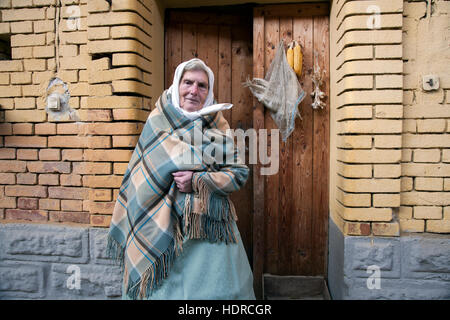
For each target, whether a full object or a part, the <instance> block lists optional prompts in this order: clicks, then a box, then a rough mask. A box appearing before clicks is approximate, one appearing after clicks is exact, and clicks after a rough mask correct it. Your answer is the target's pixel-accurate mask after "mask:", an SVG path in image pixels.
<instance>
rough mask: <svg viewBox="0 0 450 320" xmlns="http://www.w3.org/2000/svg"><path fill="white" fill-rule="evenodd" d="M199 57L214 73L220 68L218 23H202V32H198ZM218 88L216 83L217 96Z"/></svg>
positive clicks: (215, 91)
mask: <svg viewBox="0 0 450 320" xmlns="http://www.w3.org/2000/svg"><path fill="white" fill-rule="evenodd" d="M197 52H198V57H199V58H200V59H202V60H203V61H204V62H205V63H206V65H207V66H208V67H210V68H211V70H212V72H214V75H217V74H218V69H219V27H218V26H217V25H202V32H199V33H198V44H197ZM217 92H218V88H217V86H216V85H214V96H215V97H217Z"/></svg>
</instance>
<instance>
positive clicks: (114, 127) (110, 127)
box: [87, 122, 143, 135]
mask: <svg viewBox="0 0 450 320" xmlns="http://www.w3.org/2000/svg"><path fill="white" fill-rule="evenodd" d="M142 128H143V125H142V123H135V122H120V123H93V124H87V133H88V134H92V135H110V134H112V133H114V135H121V134H123V135H130V134H140V133H141V131H142Z"/></svg>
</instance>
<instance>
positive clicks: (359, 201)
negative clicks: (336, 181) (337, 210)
mask: <svg viewBox="0 0 450 320" xmlns="http://www.w3.org/2000/svg"><path fill="white" fill-rule="evenodd" d="M336 200H338V201H339V202H340V203H342V204H343V205H344V206H346V207H370V206H371V196H370V194H369V193H347V192H344V191H342V190H340V189H338V190H337V191H336Z"/></svg>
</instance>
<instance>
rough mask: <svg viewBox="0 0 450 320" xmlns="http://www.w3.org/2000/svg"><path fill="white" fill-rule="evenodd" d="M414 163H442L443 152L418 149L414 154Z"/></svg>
mask: <svg viewBox="0 0 450 320" xmlns="http://www.w3.org/2000/svg"><path fill="white" fill-rule="evenodd" d="M413 161H414V162H440V161H441V151H440V150H439V149H416V150H414V152H413Z"/></svg>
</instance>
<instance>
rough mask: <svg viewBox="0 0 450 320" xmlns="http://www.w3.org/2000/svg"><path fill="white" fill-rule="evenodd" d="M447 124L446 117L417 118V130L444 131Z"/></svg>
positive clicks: (420, 131)
mask: <svg viewBox="0 0 450 320" xmlns="http://www.w3.org/2000/svg"><path fill="white" fill-rule="evenodd" d="M446 126H447V120H446V119H425V120H420V119H419V120H417V132H419V133H423V132H436V133H441V132H445V129H446Z"/></svg>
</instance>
